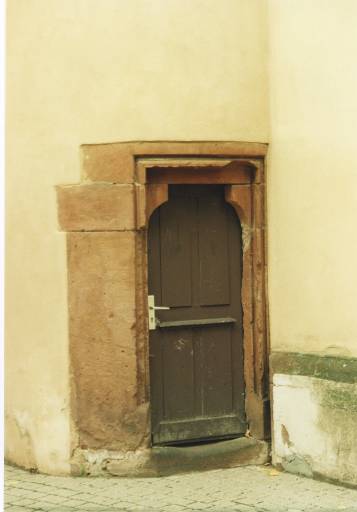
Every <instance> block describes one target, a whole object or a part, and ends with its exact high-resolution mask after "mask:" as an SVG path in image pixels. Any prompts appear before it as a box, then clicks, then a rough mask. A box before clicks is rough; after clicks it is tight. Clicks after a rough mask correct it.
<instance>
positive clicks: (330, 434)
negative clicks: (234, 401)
mask: <svg viewBox="0 0 357 512" xmlns="http://www.w3.org/2000/svg"><path fill="white" fill-rule="evenodd" d="M273 416H274V417H273V436H274V448H273V462H274V463H275V464H281V465H282V466H283V467H284V468H285V469H286V470H287V471H290V472H293V473H300V474H304V475H305V476H313V474H319V475H321V476H324V477H326V478H331V479H334V480H338V481H340V482H344V483H348V484H357V432H356V424H357V384H346V383H340V382H333V381H328V380H323V379H317V378H314V377H305V376H297V375H283V374H275V375H274V377H273Z"/></svg>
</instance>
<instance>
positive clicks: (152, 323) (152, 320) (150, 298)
mask: <svg viewBox="0 0 357 512" xmlns="http://www.w3.org/2000/svg"><path fill="white" fill-rule="evenodd" d="M148 306H149V331H154V330H155V329H156V325H157V320H156V316H155V311H156V310H157V309H170V308H169V307H167V306H155V296H154V295H148Z"/></svg>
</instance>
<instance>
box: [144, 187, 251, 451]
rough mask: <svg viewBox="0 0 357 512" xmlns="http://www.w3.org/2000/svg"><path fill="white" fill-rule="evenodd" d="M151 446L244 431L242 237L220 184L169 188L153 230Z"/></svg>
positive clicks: (150, 237)
mask: <svg viewBox="0 0 357 512" xmlns="http://www.w3.org/2000/svg"><path fill="white" fill-rule="evenodd" d="M148 257H149V294H151V295H154V296H155V303H156V306H169V307H170V310H169V311H159V310H158V311H156V317H157V319H158V324H159V325H158V326H157V327H156V329H155V330H151V331H149V332H150V340H149V354H150V390H151V424H152V428H151V431H152V441H153V444H170V443H172V444H175V443H182V442H188V441H193V440H203V439H214V438H225V437H234V436H236V435H239V434H242V433H243V432H245V429H246V422H245V411H244V378H243V346H242V304H241V280H242V235H241V227H240V222H239V219H238V217H237V215H236V213H235V212H234V210H233V208H232V207H231V206H230V205H229V204H227V203H226V202H225V199H224V189H223V187H222V186H215V185H206V186H202V185H175V186H170V187H169V201H168V202H167V203H165V204H163V205H162V206H161V207H160V208H158V209H157V210H156V211H155V212H154V213H153V215H152V217H151V220H150V225H149V233H148Z"/></svg>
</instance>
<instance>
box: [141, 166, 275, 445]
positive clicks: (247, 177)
mask: <svg viewBox="0 0 357 512" xmlns="http://www.w3.org/2000/svg"><path fill="white" fill-rule="evenodd" d="M187 171H188V172H187ZM136 177H137V181H138V183H139V186H140V185H141V186H144V187H145V210H143V206H144V205H143V204H142V203H141V204H140V203H138V204H137V218H138V219H140V220H141V221H142V225H140V228H143V230H144V233H145V236H147V228H148V224H149V220H150V217H151V215H152V213H153V212H154V211H155V210H156V209H157V208H158V207H159V206H161V205H162V204H163V203H165V202H166V201H168V187H169V185H170V184H212V185H213V184H222V185H224V189H225V200H226V202H227V203H229V204H230V205H231V206H232V207H233V208H234V210H235V211H236V213H237V216H238V218H239V220H240V223H241V227H242V247H243V275H242V292H241V297H242V308H243V354H244V361H243V364H244V380H245V408H246V415H247V424H248V425H249V432H248V435H251V436H253V437H255V438H258V439H266V438H268V437H269V430H270V415H269V388H268V381H269V380H268V346H267V342H268V336H267V309H266V265H265V261H266V258H265V255H266V250H265V186H264V185H265V183H264V162H263V161H262V160H261V159H252V158H250V159H247V158H239V157H238V158H237V157H236V158H234V157H233V158H228V159H227V158H211V159H209V158H207V157H206V158H200V157H195V158H192V157H191V158H187V157H181V158H180V157H165V158H157V157H156V158H155V157H150V158H147V157H143V158H138V159H137V160H136ZM142 249H143V250H142V251H141V255H142V261H141V267H142V269H143V274H142V275H143V281H142V286H140V287H139V288H141V289H142V290H143V297H142V300H141V303H142V304H143V307H144V308H145V307H146V300H147V294H148V284H147V283H148V274H147V273H148V262H147V238H145V242H144V244H143V247H142ZM140 318H142V322H143V324H142V327H141V329H140V331H141V332H143V333H146V336H145V337H143V339H142V340H141V343H142V346H143V349H144V353H145V361H146V367H145V383H146V384H145V388H146V390H147V393H148V400H149V401H150V377H149V331H148V327H147V315H146V313H145V310H143V311H142V315H140Z"/></svg>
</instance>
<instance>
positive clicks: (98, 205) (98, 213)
mask: <svg viewBox="0 0 357 512" xmlns="http://www.w3.org/2000/svg"><path fill="white" fill-rule="evenodd" d="M57 201H58V219H59V226H60V229H61V230H62V231H122V230H126V229H134V228H135V204H134V203H135V198H134V191H133V186H132V185H108V184H98V183H97V184H93V185H70V186H59V187H57Z"/></svg>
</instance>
